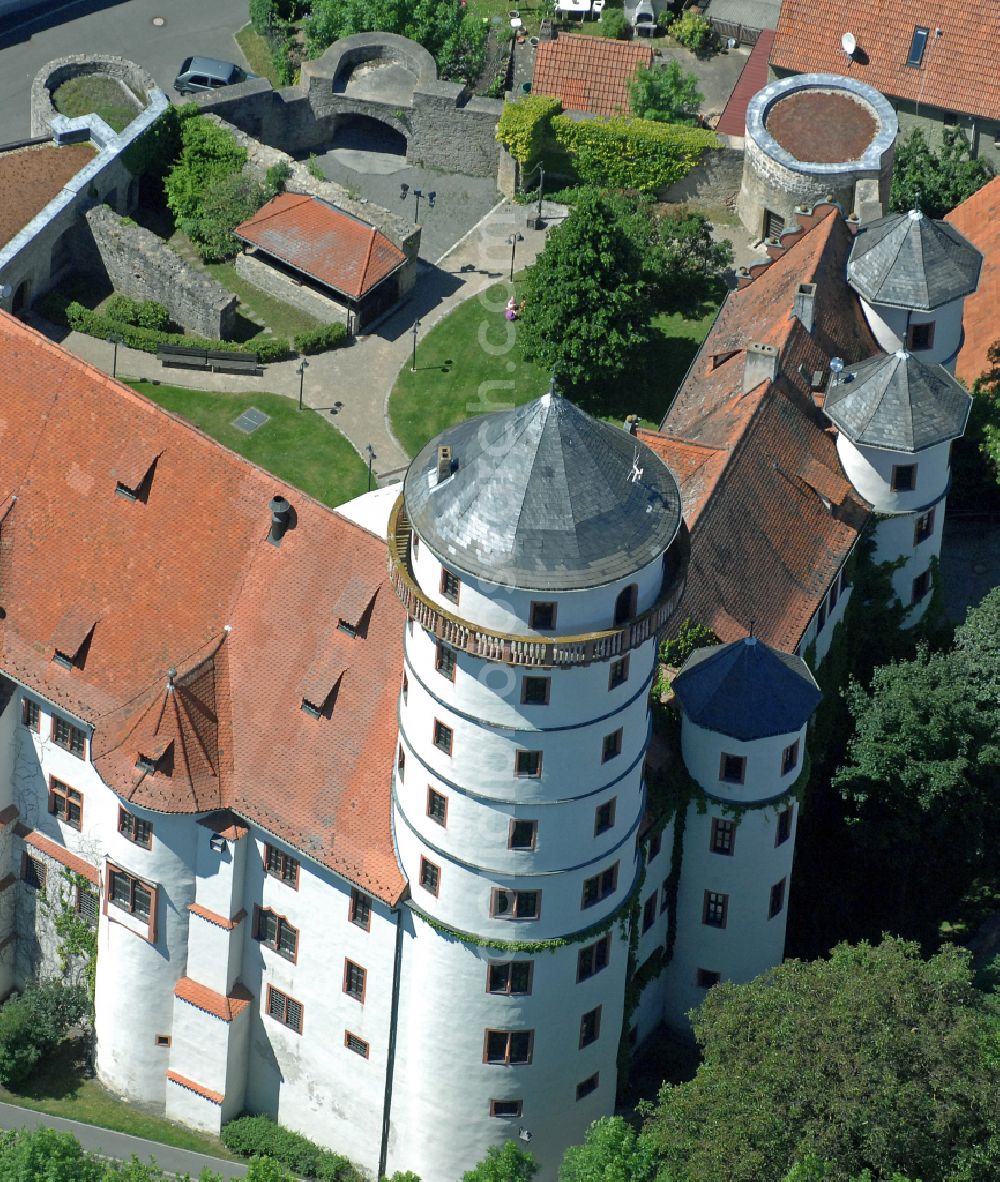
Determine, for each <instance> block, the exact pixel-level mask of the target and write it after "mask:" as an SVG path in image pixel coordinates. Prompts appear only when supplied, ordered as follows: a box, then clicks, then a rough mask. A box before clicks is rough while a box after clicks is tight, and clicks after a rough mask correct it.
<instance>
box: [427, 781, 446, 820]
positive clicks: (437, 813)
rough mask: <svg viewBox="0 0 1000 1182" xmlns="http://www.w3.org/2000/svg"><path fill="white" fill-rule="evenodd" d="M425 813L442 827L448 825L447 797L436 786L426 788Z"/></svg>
mask: <svg viewBox="0 0 1000 1182" xmlns="http://www.w3.org/2000/svg"><path fill="white" fill-rule="evenodd" d="M427 815H428V817H430V819H431V820H432V821H436V822H437V823H438V824H439V825H440V826H441V827H442V828H446V827H447V825H448V797H447V796H445V795H444V794H443V793H441V792H438V791H437V789H436V788H428V789H427Z"/></svg>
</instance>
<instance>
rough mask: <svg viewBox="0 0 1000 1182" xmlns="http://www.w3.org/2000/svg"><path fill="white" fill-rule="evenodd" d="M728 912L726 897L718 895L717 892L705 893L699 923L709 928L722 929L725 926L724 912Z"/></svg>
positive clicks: (727, 898)
mask: <svg viewBox="0 0 1000 1182" xmlns="http://www.w3.org/2000/svg"><path fill="white" fill-rule="evenodd" d="M728 910H729V896H728V895H720V894H719V892H718V891H706V892H705V905H704V910H703V911H702V914H701V922H702V923H706V924H708V926H709V927H710V928H724V927H725V926H726V912H727V911H728Z"/></svg>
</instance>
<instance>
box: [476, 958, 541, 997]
mask: <svg viewBox="0 0 1000 1182" xmlns="http://www.w3.org/2000/svg"><path fill="white" fill-rule="evenodd" d="M533 969H534V961H531V960H504V961H496V960H491V961H490V963H489V967H488V968H487V970H486V992H487V993H511V994H521V995H527V994H529V993H530V992H531V975H532V970H533Z"/></svg>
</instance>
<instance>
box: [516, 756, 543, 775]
mask: <svg viewBox="0 0 1000 1182" xmlns="http://www.w3.org/2000/svg"><path fill="white" fill-rule="evenodd" d="M541 774H542V753H541V751H518V753H517V756H516V757H515V760H514V775H515V776H540V775H541Z"/></svg>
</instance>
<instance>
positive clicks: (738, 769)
mask: <svg viewBox="0 0 1000 1182" xmlns="http://www.w3.org/2000/svg"><path fill="white" fill-rule="evenodd" d="M746 774H747V760H746V756H745V755H726V754H725V753H724V752H723V755H722V759H721V760H720V761H719V779H720V780H725V781H726V783H727V784H742V783H743V780H744V778H745V777H746Z"/></svg>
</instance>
